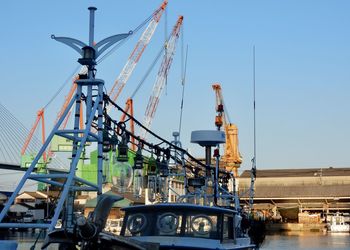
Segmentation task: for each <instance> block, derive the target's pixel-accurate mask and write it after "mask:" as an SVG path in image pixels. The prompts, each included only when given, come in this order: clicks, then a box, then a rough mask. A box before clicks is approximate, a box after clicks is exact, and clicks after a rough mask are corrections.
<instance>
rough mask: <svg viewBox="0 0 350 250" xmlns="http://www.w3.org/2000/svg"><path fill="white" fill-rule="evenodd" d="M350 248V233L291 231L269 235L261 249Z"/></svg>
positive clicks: (324, 249)
mask: <svg viewBox="0 0 350 250" xmlns="http://www.w3.org/2000/svg"><path fill="white" fill-rule="evenodd" d="M281 249H283V250H299V249H300V250H301V249H302V250H336V249H350V234H349V233H316V232H289V233H282V234H281V233H279V234H273V235H267V236H266V238H265V241H264V243H263V245H262V247H261V250H281Z"/></svg>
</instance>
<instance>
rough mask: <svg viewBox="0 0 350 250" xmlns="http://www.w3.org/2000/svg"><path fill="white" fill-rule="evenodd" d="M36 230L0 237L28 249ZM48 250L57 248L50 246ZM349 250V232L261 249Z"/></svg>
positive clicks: (289, 239) (300, 237) (273, 240)
mask: <svg viewBox="0 0 350 250" xmlns="http://www.w3.org/2000/svg"><path fill="white" fill-rule="evenodd" d="M37 233H38V231H35V232H12V233H9V234H7V235H6V236H5V237H4V234H2V235H1V236H0V239H9V240H15V241H17V242H18V248H17V250H28V249H30V247H31V246H32V245H33V243H34V241H35V238H36V237H37V235H38V234H37ZM42 241H43V236H42V237H40V239H39V241H38V244H37V245H36V248H35V249H40V247H41V244H42ZM48 249H49V250H56V249H58V248H57V246H51V247H49V248H48ZM282 249H283V250H299V249H300V250H301V249H302V250H338V249H339V250H340V249H341V250H344V249H348V250H350V234H349V233H310V232H291V233H284V234H274V235H268V236H266V239H265V242H264V244H263V245H262V247H261V250H282Z"/></svg>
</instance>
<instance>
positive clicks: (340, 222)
mask: <svg viewBox="0 0 350 250" xmlns="http://www.w3.org/2000/svg"><path fill="white" fill-rule="evenodd" d="M327 230H328V231H329V232H331V233H348V232H350V225H349V224H347V223H345V217H344V216H343V215H341V214H340V213H336V214H334V215H332V216H331V220H330V222H329V223H327Z"/></svg>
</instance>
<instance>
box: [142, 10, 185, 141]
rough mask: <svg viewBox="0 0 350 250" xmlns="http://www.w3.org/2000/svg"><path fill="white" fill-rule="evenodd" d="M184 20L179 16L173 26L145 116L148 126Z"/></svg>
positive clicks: (147, 126)
mask: <svg viewBox="0 0 350 250" xmlns="http://www.w3.org/2000/svg"><path fill="white" fill-rule="evenodd" d="M182 21H183V16H179V18H178V20H177V22H176V24H175V26H174V28H173V31H172V33H171V36H170V38H169V39H168V41H167V43H166V45H165V46H167V49H166V52H165V54H164V57H163V60H162V64H161V66H160V69H159V71H158V75H157V78H156V81H155V83H154V85H153V90H152V94H151V96H150V98H149V101H148V104H147V108H146V111H145V118H144V122H143V125H144V126H145V127H146V128H150V127H151V123H152V120H153V117H154V114H155V112H156V109H157V106H158V103H159V97H160V95H161V93H162V90H163V88H164V85H165V82H166V77H167V75H168V72H169V69H170V66H171V63H172V61H173V57H174V54H175V50H176V42H177V40H178V38H179V34H180V29H181V26H182ZM146 134H147V132H146V130H142V131H141V138H145V137H146Z"/></svg>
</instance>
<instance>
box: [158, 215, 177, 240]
mask: <svg viewBox="0 0 350 250" xmlns="http://www.w3.org/2000/svg"><path fill="white" fill-rule="evenodd" d="M181 217H182V216H179V215H176V214H174V213H163V214H160V215H159V216H158V219H157V229H158V232H159V235H176V234H180V232H181V220H182V219H181Z"/></svg>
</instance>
